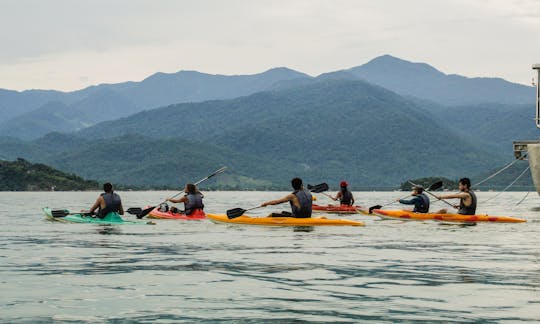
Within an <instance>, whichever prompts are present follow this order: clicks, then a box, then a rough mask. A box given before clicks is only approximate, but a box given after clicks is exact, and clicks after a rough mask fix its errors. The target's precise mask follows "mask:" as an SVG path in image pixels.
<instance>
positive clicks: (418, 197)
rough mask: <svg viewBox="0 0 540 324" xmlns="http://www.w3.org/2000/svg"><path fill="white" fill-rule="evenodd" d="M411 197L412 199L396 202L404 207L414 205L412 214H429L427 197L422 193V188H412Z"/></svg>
mask: <svg viewBox="0 0 540 324" xmlns="http://www.w3.org/2000/svg"><path fill="white" fill-rule="evenodd" d="M411 196H413V198H412V199H409V200H406V199H398V200H396V201H397V202H399V203H401V204H404V205H414V209H413V212H415V213H429V197H428V196H426V194H425V193H424V187H422V186H413V187H412V193H411Z"/></svg>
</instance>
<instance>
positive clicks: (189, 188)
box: [184, 183, 197, 194]
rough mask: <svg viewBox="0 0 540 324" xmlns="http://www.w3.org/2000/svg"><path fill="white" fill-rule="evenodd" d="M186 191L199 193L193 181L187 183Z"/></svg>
mask: <svg viewBox="0 0 540 324" xmlns="http://www.w3.org/2000/svg"><path fill="white" fill-rule="evenodd" d="M184 191H185V192H186V193H190V194H195V193H197V187H196V186H195V185H194V184H193V183H187V184H186V188H185V189H184Z"/></svg>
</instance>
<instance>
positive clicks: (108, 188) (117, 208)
mask: <svg viewBox="0 0 540 324" xmlns="http://www.w3.org/2000/svg"><path fill="white" fill-rule="evenodd" d="M103 191H105V192H104V193H102V194H101V195H99V197H98V198H97V200H96V202H95V203H94V205H93V206H92V208H90V211H89V212H90V214H94V212H95V211H96V209H99V211H98V213H97V217H99V218H104V217H105V216H106V215H107V214H108V213H111V212H116V213H118V214H120V215H124V207H122V199H120V196H119V195H118V194H117V193H115V192H113V185H112V184H111V183H110V182H107V183H105V184H104V185H103Z"/></svg>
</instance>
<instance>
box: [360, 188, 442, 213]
mask: <svg viewBox="0 0 540 324" xmlns="http://www.w3.org/2000/svg"><path fill="white" fill-rule="evenodd" d="M409 183H411V184H412V185H414V186H416V185H415V184H414V183H412V182H410V181H409ZM442 185H443V183H442V181H437V182H435V183H433V184H432V185H431V186H429V190H432V191H434V190H437V189H439V188H440V187H442ZM424 191H426V192H427V190H424ZM428 193H429V192H428ZM409 196H410V194H408V195H406V196H403V197H401V198H399V199H404V198H407V197H409ZM394 202H395V200H394V201H392V202H389V203H386V204H384V205H375V206H371V207H369V214H373V210H374V209H381V208H383V207H384V206H388V205H390V204H393V203H394Z"/></svg>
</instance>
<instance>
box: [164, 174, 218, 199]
mask: <svg viewBox="0 0 540 324" xmlns="http://www.w3.org/2000/svg"><path fill="white" fill-rule="evenodd" d="M226 169H227V167H222V168H221V169H218V170H216V171H215V172H214V173H212V174H210V175H208V176H206V177H204V178H202V179H201V180H199V181H197V182H195V183H194V185H198V184H200V183H201V182H203V181H206V180H208V179H210V178H212V177H213V176H215V175H216V174H220V173H222V172H224V171H225V170H226ZM183 193H184V191H183V190H182V191H180V192H179V193H177V194H176V195H174V196H171V197H169V198H167V199H166V200H165V201H163V202H161V203H159V204H158V205H161V204H163V203H165V202H167V201H169V199H172V198H174V197H177V196H178V195H181V194H183Z"/></svg>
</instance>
